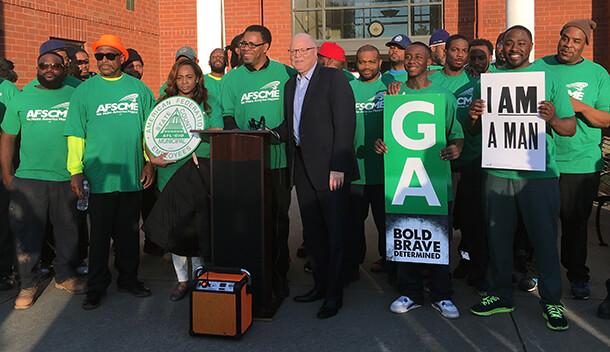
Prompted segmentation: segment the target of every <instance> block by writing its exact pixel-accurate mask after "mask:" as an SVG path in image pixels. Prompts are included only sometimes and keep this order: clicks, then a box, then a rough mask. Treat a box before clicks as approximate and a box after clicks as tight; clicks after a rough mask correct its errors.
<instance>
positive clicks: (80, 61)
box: [76, 60, 89, 65]
mask: <svg viewBox="0 0 610 352" xmlns="http://www.w3.org/2000/svg"><path fill="white" fill-rule="evenodd" d="M76 63H77V64H78V65H88V64H89V60H76Z"/></svg>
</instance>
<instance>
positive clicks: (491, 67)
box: [487, 62, 504, 73]
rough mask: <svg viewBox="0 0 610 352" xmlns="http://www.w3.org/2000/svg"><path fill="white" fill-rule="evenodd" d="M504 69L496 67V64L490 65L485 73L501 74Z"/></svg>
mask: <svg viewBox="0 0 610 352" xmlns="http://www.w3.org/2000/svg"><path fill="white" fill-rule="evenodd" d="M503 70H504V69H503V68H501V67H498V66H496V63H495V62H494V63H492V64H491V65H489V68H488V69H487V73H494V72H501V71H503Z"/></svg>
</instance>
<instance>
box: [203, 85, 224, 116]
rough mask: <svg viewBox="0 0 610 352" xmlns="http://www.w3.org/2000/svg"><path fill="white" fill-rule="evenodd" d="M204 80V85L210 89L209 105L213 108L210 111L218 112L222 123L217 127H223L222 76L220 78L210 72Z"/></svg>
mask: <svg viewBox="0 0 610 352" xmlns="http://www.w3.org/2000/svg"><path fill="white" fill-rule="evenodd" d="M203 80H204V85H205V87H206V88H207V90H208V105H209V106H210V108H211V111H208V113H214V114H218V116H219V117H220V121H221V124H220V125H219V126H215V127H220V128H222V127H223V124H222V104H221V103H220V98H221V94H222V78H220V79H218V78H216V77H214V76H212V75H211V74H209V73H208V74H207V75H205V77H204V78H203Z"/></svg>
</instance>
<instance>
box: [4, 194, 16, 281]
mask: <svg viewBox="0 0 610 352" xmlns="http://www.w3.org/2000/svg"><path fill="white" fill-rule="evenodd" d="M8 204H9V193H8V191H7V190H6V188H4V184H3V183H2V182H0V277H2V276H10V275H11V274H12V273H13V264H14V263H15V240H14V238H13V234H12V233H11V229H10V227H9V221H8Z"/></svg>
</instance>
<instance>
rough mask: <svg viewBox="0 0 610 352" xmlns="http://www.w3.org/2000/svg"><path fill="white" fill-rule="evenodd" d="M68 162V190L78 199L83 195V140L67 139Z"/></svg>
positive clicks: (78, 138) (70, 137)
mask: <svg viewBox="0 0 610 352" xmlns="http://www.w3.org/2000/svg"><path fill="white" fill-rule="evenodd" d="M67 144H68V160H67V168H68V172H70V188H72V192H74V194H76V196H77V197H78V198H82V197H83V195H84V190H83V180H84V179H85V175H83V170H84V166H83V156H84V154H85V140H84V139H83V138H80V137H76V136H68V137H67Z"/></svg>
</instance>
